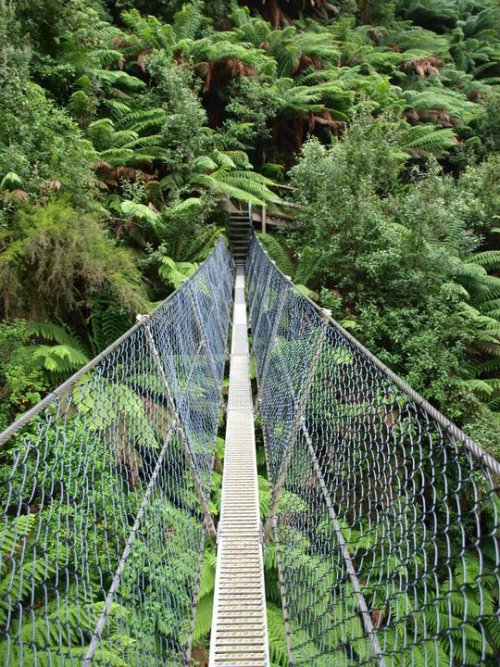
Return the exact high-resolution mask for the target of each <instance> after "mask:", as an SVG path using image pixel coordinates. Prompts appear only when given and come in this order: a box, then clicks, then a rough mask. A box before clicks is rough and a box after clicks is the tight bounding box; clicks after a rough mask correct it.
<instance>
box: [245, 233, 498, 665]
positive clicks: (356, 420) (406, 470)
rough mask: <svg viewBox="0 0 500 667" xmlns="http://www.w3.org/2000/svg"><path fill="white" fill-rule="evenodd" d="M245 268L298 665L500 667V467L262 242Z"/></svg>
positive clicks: (293, 655)
mask: <svg viewBox="0 0 500 667" xmlns="http://www.w3.org/2000/svg"><path fill="white" fill-rule="evenodd" d="M248 269H249V282H250V284H249V288H248V295H249V307H250V314H251V323H252V327H254V326H255V327H256V329H255V330H253V331H252V333H253V339H254V346H253V353H254V354H255V357H256V366H257V380H258V383H259V403H260V411H261V414H262V422H263V432H264V439H265V446H266V455H267V463H268V471H269V478H270V482H271V488H272V492H273V497H272V502H271V510H272V511H271V513H272V514H273V516H272V517H270V518H271V519H272V520H273V521H272V523H273V526H274V538H275V541H276V543H277V550H278V558H279V565H280V571H281V578H282V583H283V590H282V592H283V594H284V600H285V602H286V604H285V612H286V618H287V623H288V629H289V639H290V646H291V658H292V662H293V664H295V665H308V666H314V667H320V666H325V667H326V666H327V665H328V666H331V665H335V666H337V665H339V666H344V665H346V666H347V665H387V666H389V665H391V666H399V665H412V666H413V665H442V666H444V665H449V666H455V665H491V666H493V665H497V664H499V661H500V610H499V583H500V518H499V513H500V501H499V496H498V485H499V480H500V475H499V472H500V466H499V464H498V463H497V462H496V461H494V460H493V459H491V457H488V455H485V454H484V452H482V451H481V450H480V448H479V447H478V446H477V445H475V443H473V442H472V441H470V440H469V439H467V438H466V436H464V435H463V434H461V432H460V431H459V430H458V429H457V428H456V427H453V426H452V425H451V424H449V422H447V420H446V419H445V418H443V417H442V415H439V413H437V412H436V411H435V410H433V409H432V408H431V407H430V406H428V404H426V403H425V402H424V401H423V400H422V399H421V398H420V397H419V396H418V395H417V394H416V393H415V392H413V391H412V390H411V389H409V388H408V391H407V388H406V387H405V385H404V383H402V382H401V381H399V379H398V378H396V377H395V376H391V375H390V372H385V370H384V368H383V367H382V366H381V365H380V363H379V362H377V360H375V359H374V358H373V357H372V356H371V355H370V354H369V353H368V352H367V351H366V350H364V348H362V346H360V345H359V344H357V343H356V341H354V340H353V339H352V337H350V336H349V335H348V334H346V333H345V332H344V331H343V330H342V329H341V327H337V326H336V325H335V324H334V323H329V322H326V320H325V318H324V317H322V315H321V313H320V312H318V309H317V308H316V307H314V305H313V304H312V303H311V302H309V301H308V300H306V299H304V298H303V297H302V296H300V295H299V294H298V292H296V290H295V289H294V288H293V286H292V285H291V284H290V282H289V281H288V280H286V278H285V277H284V276H283V275H282V274H281V273H280V272H279V271H278V270H277V269H276V267H275V266H274V265H273V264H272V263H271V262H270V260H269V259H268V258H267V256H266V254H265V253H264V251H263V249H262V248H261V246H260V245H259V244H258V242H257V240H256V239H254V240H253V242H252V246H251V251H250V256H249V260H248ZM261 336H262V340H265V341H266V343H265V344H263V343H262V342H261ZM388 373H389V374H388Z"/></svg>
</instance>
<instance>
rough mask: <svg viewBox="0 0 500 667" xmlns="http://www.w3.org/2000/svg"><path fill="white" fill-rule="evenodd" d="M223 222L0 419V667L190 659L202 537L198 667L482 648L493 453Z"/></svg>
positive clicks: (431, 657) (497, 649)
mask: <svg viewBox="0 0 500 667" xmlns="http://www.w3.org/2000/svg"><path fill="white" fill-rule="evenodd" d="M231 240H232V242H233V243H234V247H235V257H236V259H237V262H236V265H235V261H234V259H233V256H232V255H231V253H230V252H229V251H228V249H227V247H226V245H225V244H224V242H222V241H220V242H219V243H218V244H217V246H216V248H215V249H214V250H213V252H212V254H211V255H210V256H209V257H208V259H207V260H206V261H205V262H204V264H203V265H202V266H201V267H200V268H199V270H198V271H197V273H196V274H195V275H194V276H193V277H192V278H191V279H190V280H188V281H187V282H186V283H185V284H184V285H183V286H182V287H181V288H180V289H179V290H178V291H177V292H175V293H174V294H173V295H172V296H171V297H170V298H168V299H167V300H166V301H165V302H164V303H163V304H162V305H160V306H159V308H157V309H156V310H154V311H153V312H152V313H150V314H149V315H145V316H143V317H139V318H138V322H137V324H136V325H135V326H134V327H132V329H130V330H129V331H128V332H127V333H126V334H125V335H124V336H122V337H121V338H120V339H119V340H117V341H116V342H115V343H114V344H113V345H112V346H110V347H109V348H108V349H107V350H105V351H104V352H103V353H102V354H100V355H99V356H98V357H96V358H95V359H94V360H93V361H91V362H90V363H89V364H88V365H87V366H85V367H84V368H82V369H81V370H80V371H79V372H78V373H76V374H75V375H74V376H73V377H72V378H70V379H69V380H67V381H66V382H65V383H64V384H62V385H61V386H60V387H58V388H57V389H56V390H55V391H54V392H52V393H51V394H49V395H48V396H47V397H46V398H45V399H44V400H43V401H42V402H41V403H39V404H38V405H37V406H36V407H34V408H33V409H32V410H30V411H29V412H27V413H26V414H25V415H23V416H21V417H20V418H19V419H18V420H17V421H16V422H15V423H13V424H12V425H11V426H10V427H9V428H8V429H7V430H6V431H4V433H3V434H1V435H0V444H1V447H0V484H1V489H0V511H1V521H0V559H1V560H0V572H1V582H0V589H1V596H0V665H1V666H2V667H8V666H9V667H12V666H17V665H19V666H30V667H31V666H38V665H40V666H43V667H46V666H47V667H48V666H55V665H64V666H66V665H68V666H69V665H72V666H73V665H84V666H86V667H90V666H91V665H102V666H110V667H111V666H113V667H114V666H120V667H129V666H130V667H136V666H137V667H138V666H141V667H142V666H151V667H152V666H160V665H162V666H165V665H169V666H174V665H189V664H192V665H195V664H206V662H205V663H204V662H199V661H198V662H196V659H195V656H194V655H192V645H193V641H192V638H193V628H194V623H195V613H196V608H197V603H198V599H199V597H200V594H201V593H202V592H203V591H201V590H200V589H201V588H203V586H204V581H205V579H204V578H205V575H206V570H207V567H206V562H207V561H206V559H204V553H205V552H206V550H207V549H209V550H210V549H213V550H215V552H216V575H215V591H214V597H213V620H212V631H211V639H210V650H209V664H210V667H216V666H222V665H224V666H226V667H260V666H262V667H265V666H269V667H270V666H271V665H272V664H277V662H278V661H280V664H283V663H282V658H279V657H276V655H277V653H276V643H278V644H280V645H281V644H282V645H283V650H284V652H285V654H286V655H287V656H288V662H289V664H290V665H297V666H298V665H304V666H308V667H326V666H333V667H336V666H339V667H344V666H345V667H347V666H350V665H374V666H375V665H377V666H379V667H382V666H387V667H389V666H391V667H392V666H394V667H396V666H399V665H405V666H406V665H408V666H409V665H412V666H413V665H415V666H416V665H443V666H444V665H449V666H451V667H454V666H455V665H497V664H498V663H499V661H500V611H499V588H500V586H499V584H500V518H499V515H500V501H499V496H498V486H499V480H500V464H499V463H498V462H497V461H496V460H494V459H493V458H492V457H491V456H490V455H488V454H487V453H486V452H484V451H483V450H482V449H481V448H480V447H479V446H478V445H477V444H476V443H475V442H474V441H473V440H472V439H471V438H469V437H468V436H466V435H465V434H464V433H463V432H462V431H460V430H459V429H458V428H457V427H456V426H455V425H454V424H452V423H451V422H450V421H448V420H447V419H446V418H445V417H444V416H443V415H442V414H440V413H439V412H438V411H437V410H436V409H434V408H433V407H432V406H431V405H429V404H428V403H427V402H426V401H425V400H424V399H423V398H422V397H420V396H419V395H418V394H417V393H416V392H415V391H413V389H412V388H411V387H409V386H408V385H406V384H405V383H404V382H403V381H402V380H401V379H399V378H398V377H397V376H396V375H395V374H394V373H392V372H391V371H390V370H389V369H388V368H387V367H385V366H384V365H383V364H382V363H381V362H380V361H379V360H378V359H377V358H375V357H374V356H373V355H372V354H371V353H370V352H369V351H368V350H366V349H365V348H364V347H363V346H362V345H361V344H360V343H359V342H358V341H357V340H356V339H355V338H353V337H352V335H351V334H350V333H348V332H347V331H345V330H344V329H343V328H342V327H341V326H340V325H339V324H338V323H336V322H335V321H333V320H332V319H331V318H330V316H329V314H328V313H327V312H326V311H323V310H322V309H320V308H319V307H318V306H316V305H315V304H314V303H313V302H312V301H310V300H308V299H307V298H305V297H304V296H302V295H301V294H300V293H299V292H298V291H297V290H296V289H295V288H294V286H293V284H292V283H291V282H290V280H289V279H288V278H287V277H285V276H284V275H282V274H281V273H280V271H279V270H278V269H277V268H276V266H275V265H274V264H273V262H272V261H270V259H269V258H268V257H267V255H266V253H265V252H264V250H263V249H262V247H261V246H260V245H259V242H258V240H257V239H256V237H255V236H253V237H252V238H251V243H250V247H249V248H248V247H247V246H248V243H249V240H250V230H249V222H248V218H247V219H245V217H244V216H240V217H239V218H235V219H234V225H233V229H232V231H231ZM229 338H230V346H229V344H228V339H229ZM229 351H230V354H229ZM227 361H229V389H228V396H227V402H226V400H225V397H224V394H225V391H224V377H225V369H226V364H227ZM253 366H254V367H255V373H254V375H255V376H256V385H255V391H254V392H252V383H251V379H250V378H251V368H252V367H253ZM252 374H253V373H252ZM226 403H227V404H226ZM256 417H258V419H259V421H260V425H261V430H259V431H257V432H256V430H255V419H256ZM224 424H225V429H226V438H225V451H224V469H223V477H222V490H221V497H220V512H219V511H218V508H217V507H216V506H215V503H214V502H213V497H211V494H212V491H213V489H212V481H213V478H214V474H213V468H214V461H215V460H216V457H215V453H216V448H217V447H219V445H218V444H217V443H218V441H217V434H218V432H219V429H220V428H221V427H222V426H223V425H224ZM260 432H261V433H262V437H263V443H264V448H265V455H266V466H267V477H268V480H269V487H270V500H269V506H268V507H267V505H266V504H265V503H264V507H260V505H262V503H259V488H258V483H257V459H256V433H257V435H258V434H259V433H260ZM220 458H221V454H220V452H219V453H218V459H220ZM218 459H217V460H218ZM216 491H217V490H216ZM210 545H212V546H210ZM264 550H267V551H266V554H271V556H270V557H271V558H272V559H275V562H276V564H277V568H278V571H279V582H278V585H279V590H280V593H281V601H282V608H283V626H284V629H283V633H282V638H281V639H278V640H276V639H271V645H270V643H269V636H270V629H269V631H268V622H267V619H266V591H265V583H269V582H266V578H265V570H264ZM274 583H275V582H274ZM271 585H273V582H271ZM273 642H274V644H273ZM207 646H208V644H207Z"/></svg>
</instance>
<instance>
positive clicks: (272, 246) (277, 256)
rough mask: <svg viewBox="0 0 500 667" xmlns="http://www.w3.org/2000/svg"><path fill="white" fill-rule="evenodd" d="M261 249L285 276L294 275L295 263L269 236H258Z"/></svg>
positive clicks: (275, 240)
mask: <svg viewBox="0 0 500 667" xmlns="http://www.w3.org/2000/svg"><path fill="white" fill-rule="evenodd" d="M258 237H259V241H260V242H261V244H262V247H263V248H264V250H265V251H266V252H267V254H268V255H269V256H270V257H271V259H272V260H273V261H274V262H276V265H277V267H278V268H279V269H280V271H282V272H283V273H284V274H285V275H286V276H290V277H291V278H293V277H294V275H295V269H296V263H295V261H294V259H293V257H292V254H291V253H290V251H289V250H288V249H287V248H286V247H285V246H284V245H283V244H282V243H280V242H279V241H278V240H277V239H276V238H275V237H274V236H271V235H270V234H258Z"/></svg>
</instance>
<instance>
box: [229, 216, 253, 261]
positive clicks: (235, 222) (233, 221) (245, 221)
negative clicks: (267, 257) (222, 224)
mask: <svg viewBox="0 0 500 667" xmlns="http://www.w3.org/2000/svg"><path fill="white" fill-rule="evenodd" d="M251 239H252V220H251V218H250V213H249V211H235V212H233V213H231V214H230V216H229V246H230V248H231V252H232V253H233V256H234V259H235V261H236V262H237V263H242V262H244V261H245V259H246V256H247V253H248V247H249V245H250V241H251Z"/></svg>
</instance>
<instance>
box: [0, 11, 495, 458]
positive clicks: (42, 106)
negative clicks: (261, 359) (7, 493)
mask: <svg viewBox="0 0 500 667" xmlns="http://www.w3.org/2000/svg"><path fill="white" fill-rule="evenodd" d="M499 24H500V22H499V10H498V6H497V3H496V2H495V0H449V1H445V0H409V1H407V0H405V1H404V2H403V1H391V2H387V1H383V2H382V1H380V0H359V1H358V2H355V1H354V0H339V1H338V2H335V0H332V2H331V3H329V2H325V1H324V0H318V1H316V2H312V1H309V0H300V2H292V1H290V2H288V1H286V0H268V1H264V2H256V1H250V2H240V3H236V2H234V1H226V0H217V1H216V2H206V3H203V2H201V1H198V0H193V1H192V2H187V3H186V2H182V1H181V0H137V1H133V0H89V1H83V0H66V1H64V2H63V1H62V0H30V1H29V2H28V1H27V0H18V1H17V2H10V1H9V0H2V1H1V2H0V31H1V47H0V48H1V64H2V66H1V69H0V77H1V86H0V194H1V204H0V234H1V249H0V310H1V316H2V318H3V322H2V324H1V325H0V359H1V361H0V364H1V368H0V373H1V380H0V382H1V386H2V398H3V401H2V407H1V410H0V421H1V426H2V427H4V426H6V425H7V424H8V423H9V421H11V420H12V419H13V418H14V417H15V415H16V414H18V413H19V412H21V411H23V410H25V409H26V408H28V407H30V405H32V404H33V403H34V402H36V401H37V400H38V399H39V398H40V396H42V395H43V393H44V392H45V391H46V390H47V389H48V388H50V387H51V386H54V385H55V384H56V383H57V382H58V381H59V380H61V379H64V378H65V377H67V375H68V374H69V373H71V372H72V371H73V370H74V369H76V368H78V367H79V366H81V365H82V364H83V363H84V362H85V361H86V360H87V359H89V358H90V357H91V356H93V355H94V354H95V353H96V352H98V351H99V350H101V349H103V348H104V347H105V346H106V345H107V344H109V343H110V342H111V341H112V340H114V339H115V338H116V337H117V336H118V335H120V334H121V333H122V332H123V331H125V330H126V329H127V328H128V326H129V325H130V324H131V322H132V321H133V317H134V315H135V314H136V313H137V312H141V311H145V310H147V309H149V308H151V306H152V304H153V303H154V302H157V301H158V300H160V299H162V298H163V297H164V296H165V295H166V294H168V293H169V291H171V290H172V289H173V288H175V287H177V286H178V285H180V284H181V283H182V281H183V280H184V279H185V278H186V277H187V276H189V275H190V273H191V272H192V271H193V270H194V269H195V268H196V266H197V263H198V262H200V261H201V260H202V259H203V258H204V257H205V256H206V254H207V252H208V251H209V249H210V248H211V247H212V245H213V242H214V240H215V238H216V237H217V236H218V235H220V233H222V230H223V224H224V220H225V213H224V202H225V201H226V200H227V198H231V199H232V200H233V201H234V202H236V203H238V202H239V203H240V204H242V203H253V204H260V203H263V202H265V203H267V205H268V206H270V207H273V206H274V207H278V208H279V206H280V205H281V204H280V196H279V195H278V194H276V193H282V192H283V190H280V189H276V188H273V183H274V182H279V183H288V184H289V185H291V186H293V188H295V189H294V190H293V191H291V192H292V194H291V197H293V199H294V200H295V203H296V204H298V206H297V207H296V208H295V209H294V212H295V218H296V221H297V224H296V225H295V226H294V227H293V228H291V229H288V230H286V231H285V232H282V233H281V234H280V235H279V237H278V238H276V237H271V238H267V239H265V242H266V247H267V248H268V251H269V252H270V253H271V255H272V256H273V257H274V258H275V259H276V260H277V261H278V263H279V264H280V266H282V268H284V269H285V271H286V272H287V273H288V274H291V275H293V276H294V277H295V280H296V281H297V282H298V283H302V284H304V285H306V286H307V287H308V288H309V289H310V290H312V291H313V292H315V293H316V294H317V298H318V299H319V300H320V301H321V303H322V304H323V305H324V306H326V307H328V308H330V309H331V310H332V311H333V314H334V316H335V317H337V318H338V319H339V320H340V321H343V322H344V324H345V325H346V326H348V327H350V328H351V329H352V330H353V332H354V333H355V335H356V336H357V337H359V338H360V339H361V340H362V341H363V342H364V343H365V344H366V345H367V346H368V347H369V348H370V349H372V350H373V351H374V352H375V353H376V354H378V355H379V356H380V357H381V359H382V360H383V361H384V362H386V363H387V364H388V365H389V366H390V367H391V368H393V369H394V370H395V371H397V372H398V373H400V374H401V375H402V376H403V377H404V378H405V379H406V380H407V381H408V382H409V383H410V384H412V385H413V386H414V387H415V388H416V389H417V390H419V391H421V392H422V393H423V394H424V396H425V397H426V398H429V399H430V400H431V401H432V402H433V403H434V404H435V405H437V406H438V407H439V408H440V409H441V410H443V411H444V412H445V413H446V414H447V415H448V416H449V417H451V418H452V419H454V420H455V421H457V422H458V423H459V424H460V425H462V426H463V427H464V428H465V429H466V430H468V431H469V432H470V433H472V434H473V435H474V436H475V437H476V438H477V439H478V440H479V441H480V442H482V443H483V444H484V445H485V446H487V447H489V448H490V449H492V451H494V452H496V454H497V455H498V453H499V450H498V440H499V438H498V436H499V434H500V424H499V409H500V379H499V375H498V371H499V369H500V323H499V322H500V279H499V278H498V277H497V276H496V275H495V273H498V271H499V270H500V253H499V252H498V250H496V249H495V248H496V247H497V246H498V238H499V229H498V224H499V223H498V215H499V188H498V180H499V173H500V170H499V168H498V167H499V158H498V147H499V144H500V105H499V104H498V102H499V97H498V83H499V81H500V79H499V77H500V38H499ZM286 192H290V191H286ZM289 198H290V197H289Z"/></svg>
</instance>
